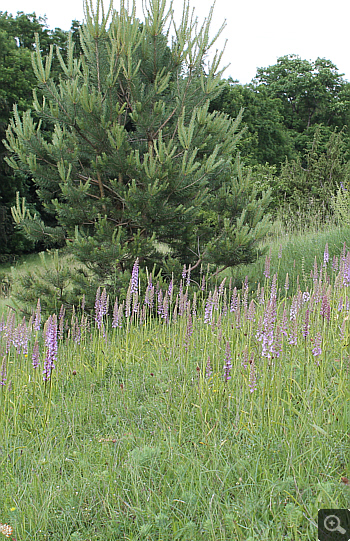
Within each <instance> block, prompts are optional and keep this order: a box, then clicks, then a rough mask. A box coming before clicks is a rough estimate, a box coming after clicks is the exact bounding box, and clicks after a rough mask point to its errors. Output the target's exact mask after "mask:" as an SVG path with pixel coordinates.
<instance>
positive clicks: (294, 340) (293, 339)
mask: <svg viewBox="0 0 350 541" xmlns="http://www.w3.org/2000/svg"><path fill="white" fill-rule="evenodd" d="M291 325H292V329H291V332H290V334H289V340H288V342H289V343H290V345H291V346H297V345H298V322H297V320H296V319H294V320H293V323H292V324H291Z"/></svg>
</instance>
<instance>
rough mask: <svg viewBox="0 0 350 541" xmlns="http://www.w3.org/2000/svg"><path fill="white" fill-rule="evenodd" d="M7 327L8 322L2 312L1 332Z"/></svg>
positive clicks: (0, 320)
mask: <svg viewBox="0 0 350 541" xmlns="http://www.w3.org/2000/svg"><path fill="white" fill-rule="evenodd" d="M5 327H6V324H5V319H4V314H2V316H1V319H0V333H2V331H3V330H4V329H5Z"/></svg>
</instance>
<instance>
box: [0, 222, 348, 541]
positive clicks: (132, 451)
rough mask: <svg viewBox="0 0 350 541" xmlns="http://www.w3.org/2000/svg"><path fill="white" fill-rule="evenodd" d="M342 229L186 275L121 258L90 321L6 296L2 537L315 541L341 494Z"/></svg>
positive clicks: (341, 503) (23, 540)
mask: <svg viewBox="0 0 350 541" xmlns="http://www.w3.org/2000/svg"><path fill="white" fill-rule="evenodd" d="M349 234H350V229H349V228H348V229H347V228H342V229H339V228H333V229H332V228H328V229H327V230H324V231H322V232H319V233H316V232H315V231H311V232H308V233H304V234H303V235H294V236H290V235H288V236H286V235H284V236H283V235H276V234H275V237H274V238H272V239H270V240H269V246H270V247H271V250H270V253H269V254H268V255H267V258H266V259H265V258H263V259H262V261H258V262H257V263H256V264H255V265H251V266H249V268H248V267H247V268H244V267H242V268H239V269H237V270H235V271H234V273H233V274H232V275H231V274H227V275H226V277H222V276H221V275H219V277H218V281H217V283H215V282H213V281H210V280H209V279H208V275H207V274H206V270H205V269H203V276H202V281H201V283H200V284H199V286H198V284H195V283H194V282H192V281H191V279H190V278H191V277H190V275H189V273H188V272H186V273H184V275H183V279H182V281H181V284H172V283H170V284H167V286H166V288H164V287H163V290H162V289H161V288H160V287H159V286H158V287H157V283H152V277H150V279H149V284H148V287H147V291H146V292H139V291H138V280H137V264H135V267H134V273H133V278H132V281H131V284H130V289H129V294H128V296H127V299H126V300H125V301H123V302H118V299H107V297H106V295H105V292H104V291H103V290H101V289H100V290H99V291H98V292H97V294H96V304H95V313H94V314H93V315H92V316H89V315H88V314H86V313H85V311H84V307H83V306H82V307H79V309H77V310H76V312H73V314H69V315H68V314H65V313H64V312H63V311H62V310H61V311H60V312H59V313H57V314H51V315H50V316H49V317H46V316H45V317H44V315H43V314H41V312H40V308H39V306H37V308H35V307H33V316H32V318H31V319H30V320H29V321H28V320H26V319H23V320H22V319H21V317H19V316H18V312H15V311H14V310H13V309H12V308H8V309H7V308H6V305H7V304H9V302H11V299H8V298H5V299H3V301H2V302H3V304H2V315H0V321H1V323H0V352H1V356H0V361H1V364H2V366H1V370H0V384H1V385H0V434H1V440H0V464H1V468H0V482H1V490H0V513H1V515H0V523H1V526H0V539H1V536H3V538H4V539H5V537H7V538H9V539H13V540H14V539H15V540H16V541H44V540H52V541H68V540H76V541H102V540H103V541H114V540H115V541H122V540H128V541H131V540H132V541H136V540H137V541H141V540H149V541H173V540H174V541H175V540H184V541H185V540H188V541H209V540H210V541H221V540H222V541H224V540H226V541H236V540H237V541H265V540H266V541H268V540H269V541H282V540H284V541H287V540H289V541H300V540H310V541H311V540H312V541H314V540H315V539H316V538H317V511H318V509H319V508H345V507H349V504H350V485H349V481H348V477H350V471H349V456H350V453H349V444H350V401H349V399H350V392H349V372H350V327H349V313H350V292H349V286H350V252H349V251H348V247H347V244H349V243H348V239H349V236H350V235H349ZM315 257H316V259H315ZM13 272H14V273H15V272H19V270H17V271H16V270H14V271H13ZM287 273H288V276H287ZM245 276H248V279H247V280H246V279H245ZM242 282H243V287H242Z"/></svg>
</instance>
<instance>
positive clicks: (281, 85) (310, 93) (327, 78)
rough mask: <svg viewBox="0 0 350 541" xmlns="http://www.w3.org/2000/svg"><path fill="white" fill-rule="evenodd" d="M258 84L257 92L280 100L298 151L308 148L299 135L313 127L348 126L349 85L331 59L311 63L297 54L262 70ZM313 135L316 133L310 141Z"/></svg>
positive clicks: (258, 75)
mask: <svg viewBox="0 0 350 541" xmlns="http://www.w3.org/2000/svg"><path fill="white" fill-rule="evenodd" d="M256 84H257V85H258V86H257V90H260V88H261V86H262V87H264V88H265V89H266V91H267V92H268V94H269V96H270V97H271V98H278V99H279V100H280V103H281V105H282V108H281V109H280V112H281V113H282V115H283V119H284V120H283V123H284V125H285V126H286V128H287V129H288V130H290V133H291V134H293V133H294V136H293V137H294V140H295V148H296V150H297V151H304V150H305V149H306V141H305V140H304V142H303V144H301V139H300V138H299V137H298V134H301V133H306V131H307V130H308V128H310V127H311V126H315V125H323V126H326V127H329V128H331V129H332V130H334V129H335V128H338V129H339V128H340V129H342V128H343V127H344V126H345V125H346V124H347V121H348V118H349V110H350V99H349V98H350V93H349V92H350V90H349V89H350V86H349V83H347V82H346V81H344V79H343V78H342V75H341V74H339V72H338V69H337V67H336V66H335V65H334V64H333V63H332V62H331V61H330V60H326V59H324V58H317V60H315V61H314V62H310V61H308V60H302V59H301V58H300V57H299V56H297V55H286V56H283V57H281V58H279V59H278V60H277V64H275V65H273V66H269V67H268V68H259V69H258V70H257V76H256ZM312 136H313V133H311V138H310V137H309V142H311V141H312Z"/></svg>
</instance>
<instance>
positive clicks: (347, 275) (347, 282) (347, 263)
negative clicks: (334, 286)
mask: <svg viewBox="0 0 350 541" xmlns="http://www.w3.org/2000/svg"><path fill="white" fill-rule="evenodd" d="M343 285H344V286H346V287H348V286H350V252H348V254H347V256H346V258H345V260H344V267H343Z"/></svg>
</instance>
